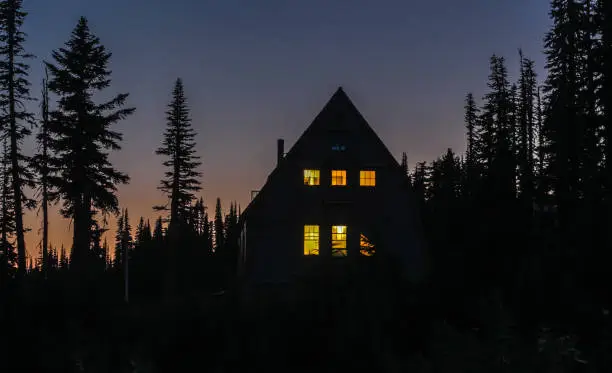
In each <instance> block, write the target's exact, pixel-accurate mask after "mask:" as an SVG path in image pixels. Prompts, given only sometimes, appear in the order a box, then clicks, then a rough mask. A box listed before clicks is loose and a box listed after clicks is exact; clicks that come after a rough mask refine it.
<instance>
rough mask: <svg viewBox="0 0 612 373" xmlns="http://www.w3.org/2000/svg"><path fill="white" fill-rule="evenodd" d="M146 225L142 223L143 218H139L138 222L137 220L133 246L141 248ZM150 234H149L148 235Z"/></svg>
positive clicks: (144, 237) (144, 238)
mask: <svg viewBox="0 0 612 373" xmlns="http://www.w3.org/2000/svg"><path fill="white" fill-rule="evenodd" d="M146 229H147V227H146V225H145V222H144V218H143V217H142V216H141V217H140V220H138V225H137V226H136V241H135V242H134V245H135V246H142V245H143V244H144V243H145V242H146V240H147V239H146ZM150 233H151V232H149V234H150Z"/></svg>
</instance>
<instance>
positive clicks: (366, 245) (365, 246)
mask: <svg viewBox="0 0 612 373" xmlns="http://www.w3.org/2000/svg"><path fill="white" fill-rule="evenodd" d="M375 252H376V249H375V248H374V245H373V244H372V242H370V240H369V239H368V238H367V237H366V236H365V234H363V233H362V234H361V235H360V236H359V253H360V254H361V255H363V256H372V255H374V253H375Z"/></svg>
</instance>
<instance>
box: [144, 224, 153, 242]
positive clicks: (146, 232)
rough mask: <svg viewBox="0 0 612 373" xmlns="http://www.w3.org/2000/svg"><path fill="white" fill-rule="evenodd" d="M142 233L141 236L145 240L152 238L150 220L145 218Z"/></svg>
mask: <svg viewBox="0 0 612 373" xmlns="http://www.w3.org/2000/svg"><path fill="white" fill-rule="evenodd" d="M143 233H144V236H143V238H144V239H145V240H146V241H151V240H152V239H153V234H152V232H151V222H150V221H149V219H147V224H145V229H144V232H143Z"/></svg>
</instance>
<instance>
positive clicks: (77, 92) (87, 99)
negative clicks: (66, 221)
mask: <svg viewBox="0 0 612 373" xmlns="http://www.w3.org/2000/svg"><path fill="white" fill-rule="evenodd" d="M110 57H111V53H109V52H107V51H106V48H105V47H104V46H103V45H102V44H100V40H99V38H98V37H96V36H95V35H94V34H92V33H91V31H90V29H89V25H88V22H87V19H86V18H84V17H81V18H80V19H79V22H78V24H77V26H76V27H75V28H74V30H73V31H72V35H71V38H70V40H69V41H68V42H66V44H65V47H64V48H60V49H59V50H56V51H54V52H53V60H54V61H55V64H53V63H49V62H45V65H46V67H47V68H48V69H49V73H50V75H51V78H50V80H49V90H50V91H51V92H53V93H54V94H56V95H57V96H59V97H60V100H59V102H58V110H55V111H53V112H51V121H50V126H49V132H50V133H51V135H52V137H53V138H54V140H53V142H52V143H51V147H50V148H51V151H52V152H54V154H55V155H56V156H57V158H58V161H57V164H56V165H55V166H56V167H57V168H58V175H57V176H54V177H53V178H51V179H50V182H51V184H52V185H53V186H54V187H56V188H57V190H58V193H59V195H60V196H61V197H62V200H63V207H62V210H61V212H62V215H63V216H65V217H71V218H72V219H73V248H72V251H71V257H72V259H71V268H73V269H77V270H79V271H83V270H85V267H86V264H85V263H86V258H87V257H88V255H89V254H88V248H89V246H90V245H89V242H90V239H91V237H90V229H89V227H90V221H91V210H92V208H95V209H96V210H99V211H100V212H102V213H107V212H111V213H118V211H119V209H118V201H117V195H116V190H117V184H125V183H127V182H128V180H129V178H128V176H127V175H126V174H124V173H122V172H120V171H117V170H116V169H115V168H113V166H112V164H111V163H110V161H109V160H108V152H107V151H108V150H118V149H120V145H119V143H120V141H121V140H122V135H121V134H120V133H119V132H116V131H112V130H111V129H110V127H111V126H112V125H113V124H116V123H117V122H119V121H121V120H123V119H124V118H126V117H127V116H128V115H130V114H132V113H133V112H134V110H135V109H133V108H124V106H125V102H126V99H127V97H128V94H119V95H117V96H115V97H114V98H112V99H111V100H110V101H108V102H104V103H102V104H96V103H94V102H93V97H92V92H96V91H102V90H103V89H105V88H107V87H108V86H109V85H110V79H109V76H110V71H109V70H108V67H107V66H108V63H109V60H110ZM74 61H80V62H79V63H78V64H76V63H74Z"/></svg>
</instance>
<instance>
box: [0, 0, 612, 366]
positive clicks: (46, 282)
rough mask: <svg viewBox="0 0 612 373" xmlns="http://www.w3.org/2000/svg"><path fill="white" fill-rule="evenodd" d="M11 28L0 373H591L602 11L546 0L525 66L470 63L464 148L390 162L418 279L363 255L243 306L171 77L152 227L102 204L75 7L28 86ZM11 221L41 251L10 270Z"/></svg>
mask: <svg viewBox="0 0 612 373" xmlns="http://www.w3.org/2000/svg"><path fill="white" fill-rule="evenodd" d="M26 18H27V14H26V13H25V12H24V10H23V8H22V0H1V1H0V106H1V107H2V110H1V111H0V118H1V121H0V132H1V133H2V136H1V139H2V145H3V147H2V150H3V151H2V157H1V169H2V172H1V173H0V181H1V185H0V335H1V336H2V338H1V339H2V340H4V341H6V342H8V343H7V345H6V347H5V348H3V349H1V351H0V363H1V364H3V369H6V370H7V371H11V370H18V371H24V372H46V371H65V372H165V371H177V372H180V371H187V370H196V369H197V370H202V371H216V372H224V371H234V370H238V369H243V367H244V366H247V367H250V368H251V369H252V368H255V369H258V370H259V369H261V370H263V369H266V370H270V369H279V370H280V369H283V370H285V371H287V370H289V371H299V372H309V371H319V372H320V371H332V370H334V371H337V370H349V369H351V370H353V369H359V368H368V369H372V370H377V371H382V372H387V371H388V372H396V371H415V372H481V371H482V372H490V371H496V372H566V371H567V372H569V371H572V372H573V371H581V372H582V371H584V372H605V371H612V370H611V368H612V325H611V320H610V309H611V307H612V304H611V302H612V298H611V294H612V289H611V281H612V271H610V270H609V266H610V264H609V263H610V262H611V260H612V254H611V249H612V230H611V229H610V227H611V226H612V161H611V160H612V2H610V1H605V0H551V1H550V18H551V21H552V22H551V24H552V25H551V28H550V30H549V31H548V32H547V34H546V35H543V49H544V52H545V55H546V66H545V69H546V75H545V76H537V74H536V67H535V66H534V62H533V60H531V59H530V58H529V57H528V56H524V55H523V53H522V52H521V51H520V49H519V50H518V53H517V55H516V56H499V55H492V56H491V58H490V71H488V72H486V71H483V82H484V81H486V82H487V91H486V92H485V93H484V95H482V96H479V95H478V94H476V93H467V94H466V96H465V97H464V98H461V97H458V98H457V99H458V100H464V103H465V116H464V118H463V122H464V126H465V133H466V139H467V142H466V143H467V147H466V149H461V151H456V150H452V149H447V150H446V151H444V152H442V153H441V155H440V157H439V158H437V159H435V160H433V161H430V162H428V161H423V162H418V163H416V166H415V167H414V168H412V167H409V166H408V160H407V155H406V154H405V153H404V154H403V156H402V160H401V167H403V169H404V172H405V174H406V177H407V178H409V180H410V185H411V189H412V190H411V191H407V192H410V193H412V194H413V195H414V196H415V203H416V204H417V206H416V208H417V209H418V213H419V215H420V217H421V221H422V226H423V229H424V235H425V238H426V242H427V249H428V269H429V271H428V272H429V275H428V276H427V278H426V280H425V281H424V282H423V283H421V284H404V283H400V282H398V280H397V276H396V275H397V273H396V272H397V271H396V270H395V269H394V267H393V265H392V263H389V262H388V261H385V260H384V258H383V260H380V261H376V262H375V264H374V268H373V270H372V271H370V272H368V274H367V276H365V275H363V274H362V275H359V274H356V275H355V278H352V279H350V281H347V280H342V279H336V278H330V277H321V278H317V279H313V281H311V282H310V283H307V284H297V285H295V286H296V287H295V289H294V296H292V297H291V299H286V300H285V301H284V302H282V303H281V304H279V303H278V302H276V303H275V302H273V301H269V302H266V301H265V299H264V300H261V301H260V302H258V303H256V304H247V305H245V304H240V303H239V302H238V300H237V298H236V297H235V296H233V295H232V294H231V292H228V291H227V290H228V289H231V288H232V284H233V282H234V279H235V272H236V263H237V257H236V255H237V249H238V248H237V240H236V239H235V237H236V228H237V226H238V221H239V216H240V212H241V211H240V207H239V206H237V205H236V204H235V203H230V208H229V213H228V214H225V215H224V214H223V213H222V211H224V210H223V208H222V203H221V201H220V200H219V199H216V201H215V202H216V203H215V206H214V212H213V211H209V209H208V207H207V205H206V203H205V201H204V200H203V199H202V198H201V197H199V195H198V192H200V191H201V189H202V184H201V182H202V181H201V178H202V175H201V173H200V172H199V171H198V167H199V166H200V165H201V162H200V158H199V156H198V155H197V153H196V143H195V135H196V133H195V130H194V129H193V128H192V126H191V117H190V111H189V106H188V104H187V98H186V97H185V93H184V86H183V82H182V80H181V79H177V80H176V82H175V85H174V89H173V91H172V92H169V93H170V95H169V97H170V100H169V103H168V105H167V108H166V121H167V126H166V130H165V132H164V133H163V134H161V138H162V139H163V140H162V142H161V144H160V146H159V148H158V149H156V153H157V154H158V155H159V156H160V157H161V158H163V159H164V162H163V166H164V167H165V169H166V172H165V173H164V174H163V175H160V177H161V180H160V184H159V186H158V188H159V189H160V190H161V191H163V193H164V194H165V196H166V197H167V200H166V201H160V203H161V204H160V205H159V206H152V208H154V209H155V210H156V211H158V212H159V218H158V219H157V220H156V221H154V222H151V221H149V220H145V219H144V218H142V217H140V218H134V217H130V216H129V213H128V210H127V209H126V208H124V207H122V205H121V203H120V201H119V200H118V195H117V187H118V186H119V185H120V184H125V183H128V182H129V180H130V179H129V175H127V174H125V173H123V172H121V171H120V170H119V169H118V168H117V167H116V166H115V165H113V164H112V163H111V162H110V161H109V154H110V153H111V152H114V151H117V150H119V149H120V148H121V142H122V134H121V133H120V132H117V131H116V130H114V129H113V125H115V124H117V123H118V122H121V121H123V120H126V119H127V118H129V116H130V115H131V114H132V113H133V112H134V110H135V108H133V107H130V106H129V100H128V98H129V95H128V94H127V93H123V94H118V95H116V96H114V97H111V98H110V99H108V100H107V101H102V100H99V99H98V95H97V93H100V92H105V89H107V88H108V87H110V86H111V83H112V81H111V72H110V70H109V68H108V64H109V61H110V59H111V57H112V55H111V52H110V51H109V50H108V49H107V48H106V47H105V46H104V45H103V44H102V42H101V41H100V39H99V38H98V37H97V36H96V35H95V34H94V33H93V32H92V31H91V29H90V25H89V23H88V21H87V19H86V18H85V17H81V18H80V19H79V20H78V23H77V24H76V26H75V27H74V29H73V31H72V33H71V35H69V38H68V40H67V41H66V42H65V44H64V45H63V46H58V47H57V49H54V50H53V53H52V59H51V60H50V61H44V65H43V68H44V71H45V79H44V81H43V84H42V87H43V89H42V92H39V93H35V92H31V89H30V87H31V82H30V81H29V71H30V64H31V63H32V59H33V56H31V55H30V54H29V53H28V51H27V50H25V48H24V43H25V41H26V38H27V35H26V34H25V33H24V32H23V31H22V26H23V24H24V22H25V21H26ZM507 58H516V59H518V60H519V61H520V69H519V71H515V72H509V71H508V69H507V67H506V61H507ZM487 73H488V76H487ZM33 101H35V102H37V103H38V104H39V107H40V111H39V112H37V113H33V112H29V111H28V110H27V107H29V106H28V105H27V103H28V102H33ZM458 119H459V120H458V122H459V121H461V118H458ZM32 136H34V137H35V140H36V143H37V145H38V146H37V151H36V153H35V154H33V155H28V154H26V153H25V152H24V150H23V142H24V140H25V139H27V138H29V137H32ZM29 191H34V193H31V194H32V195H30V193H29ZM55 205H59V206H60V207H61V210H60V213H61V214H62V216H63V217H65V218H68V219H70V220H71V222H72V232H73V242H72V246H71V247H70V248H68V249H67V248H65V247H64V246H62V247H60V248H58V247H53V245H51V244H50V242H49V239H48V236H49V235H48V229H49V227H48V219H49V209H50V207H51V206H55ZM33 209H37V210H39V211H40V212H41V214H40V220H41V221H40V224H41V227H42V235H41V236H42V239H41V242H40V245H39V246H40V253H39V255H38V257H37V258H28V257H27V255H26V253H27V250H26V242H25V239H24V232H25V231H26V229H27V227H25V226H24V221H23V216H24V213H25V212H26V211H27V210H33ZM209 212H210V214H211V215H209ZM110 215H115V216H117V217H118V219H117V230H116V235H115V242H114V243H113V248H112V249H111V248H110V246H109V243H108V242H107V239H106V238H104V239H102V237H103V236H104V233H105V232H106V231H107V230H108V229H109V228H108V224H107V218H108V217H109V216H110ZM29 244H30V245H32V243H29ZM30 250H33V249H30ZM128 274H129V276H128ZM224 290H225V292H224Z"/></svg>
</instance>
